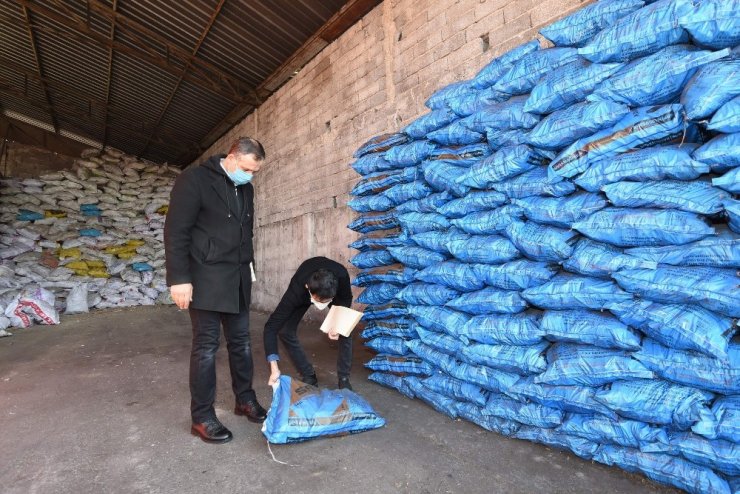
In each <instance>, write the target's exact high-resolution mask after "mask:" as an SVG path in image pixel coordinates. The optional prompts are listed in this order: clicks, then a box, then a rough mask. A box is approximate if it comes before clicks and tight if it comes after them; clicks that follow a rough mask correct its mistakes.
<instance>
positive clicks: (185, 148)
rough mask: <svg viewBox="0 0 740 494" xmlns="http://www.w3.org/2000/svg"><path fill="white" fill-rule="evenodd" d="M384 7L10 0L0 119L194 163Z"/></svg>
mask: <svg viewBox="0 0 740 494" xmlns="http://www.w3.org/2000/svg"><path fill="white" fill-rule="evenodd" d="M378 3H380V0H179V1H177V2H162V1H158V0H0V112H2V113H4V114H5V115H6V116H8V117H10V118H16V119H22V120H24V121H26V122H31V123H34V124H35V125H37V126H39V127H44V128H48V129H52V130H53V131H56V132H58V133H64V134H66V135H69V134H76V135H79V136H80V137H83V138H86V139H89V140H91V141H94V142H99V143H100V144H102V145H108V146H112V147H115V148H118V149H121V150H122V151H125V152H127V153H129V154H134V155H138V156H140V157H142V158H145V159H149V160H154V161H169V162H170V163H175V164H178V165H187V164H188V163H189V162H190V161H192V160H193V159H195V158H196V157H197V156H198V155H199V154H200V153H201V152H202V150H204V149H205V148H207V147H208V146H210V144H211V143H212V142H214V141H215V140H216V139H217V138H218V137H220V135H221V134H223V132H225V131H227V130H228V128H229V127H230V126H231V125H233V124H234V123H236V122H238V121H239V120H240V119H241V118H243V116H244V115H246V114H248V113H249V112H251V111H252V110H253V109H254V108H255V107H256V106H258V105H259V103H260V101H264V99H265V98H266V97H267V96H269V94H270V93H271V92H273V91H274V90H276V89H277V88H278V87H279V86H280V85H282V84H283V83H284V82H285V81H286V80H288V79H289V78H290V76H291V75H292V73H293V72H294V71H295V70H296V69H298V68H300V67H301V66H303V65H304V64H305V63H307V62H308V61H309V59H310V58H311V57H313V56H315V54H316V53H318V51H320V50H321V49H322V48H323V47H324V46H326V45H327V44H328V43H330V42H331V41H333V40H334V39H335V38H336V37H338V36H339V35H340V34H341V33H342V32H343V31H344V30H345V29H346V28H347V27H349V26H350V25H351V24H353V23H354V22H356V21H357V20H358V19H360V18H361V17H362V16H363V15H365V14H366V13H367V12H369V11H370V10H371V9H372V8H373V7H374V6H375V5H377V4H378Z"/></svg>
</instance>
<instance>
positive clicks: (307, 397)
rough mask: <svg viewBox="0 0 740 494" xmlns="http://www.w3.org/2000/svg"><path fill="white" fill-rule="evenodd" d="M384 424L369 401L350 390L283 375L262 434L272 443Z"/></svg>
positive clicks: (293, 441)
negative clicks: (314, 384) (310, 382)
mask: <svg viewBox="0 0 740 494" xmlns="http://www.w3.org/2000/svg"><path fill="white" fill-rule="evenodd" d="M384 425H385V420H383V418H382V417H380V416H379V415H378V414H377V413H375V410H373V408H372V407H371V406H370V404H369V403H368V402H367V401H365V400H364V399H363V398H362V397H361V396H360V395H358V394H356V393H354V392H352V391H349V390H348V389H336V390H329V389H319V388H317V387H315V386H310V385H308V384H304V383H301V382H300V381H294V380H293V379H291V378H290V377H288V376H280V378H279V381H278V383H277V385H276V386H275V387H274V391H273V395H272V404H271V405H270V410H269V412H268V413H267V419H265V422H264V424H263V426H262V433H263V434H264V435H265V437H266V438H267V441H268V442H271V443H273V444H286V443H295V442H300V441H307V440H309V439H314V438H317V437H320V436H339V435H346V434H356V433H358V432H364V431H367V430H371V429H377V428H379V427H383V426H384Z"/></svg>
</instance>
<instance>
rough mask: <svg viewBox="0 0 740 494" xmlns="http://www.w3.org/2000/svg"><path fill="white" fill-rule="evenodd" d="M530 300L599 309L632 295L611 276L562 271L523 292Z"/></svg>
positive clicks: (560, 306) (559, 307)
mask: <svg viewBox="0 0 740 494" xmlns="http://www.w3.org/2000/svg"><path fill="white" fill-rule="evenodd" d="M522 297H524V298H525V299H526V300H527V301H528V302H529V303H531V304H532V305H535V306H537V307H540V308H542V309H551V310H563V309H596V310H601V309H604V308H606V307H608V306H609V305H611V304H616V303H619V302H624V301H626V300H631V299H632V294H630V293H627V292H625V291H623V290H622V289H621V288H619V287H618V286H617V284H616V283H614V282H613V281H611V280H602V279H598V278H588V277H584V276H575V275H570V274H564V273H563V274H559V275H557V276H555V277H554V278H552V279H551V280H550V281H548V282H546V283H544V284H542V285H540V286H536V287H532V288H527V289H526V290H524V291H523V292H522Z"/></svg>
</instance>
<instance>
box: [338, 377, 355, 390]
mask: <svg viewBox="0 0 740 494" xmlns="http://www.w3.org/2000/svg"><path fill="white" fill-rule="evenodd" d="M338 387H339V389H349V390H350V391H354V389H352V385H351V384H350V382H349V377H340V378H339V384H338Z"/></svg>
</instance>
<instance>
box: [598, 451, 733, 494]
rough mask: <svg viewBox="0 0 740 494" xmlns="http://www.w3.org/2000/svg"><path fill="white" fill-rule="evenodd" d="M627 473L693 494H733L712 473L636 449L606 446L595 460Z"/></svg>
mask: <svg viewBox="0 0 740 494" xmlns="http://www.w3.org/2000/svg"><path fill="white" fill-rule="evenodd" d="M593 459H594V460H595V461H598V462H599V463H605V464H607V465H616V466H618V467H619V468H622V469H624V470H627V471H628V472H641V473H644V474H645V475H647V476H648V477H649V478H651V479H653V480H655V481H657V482H660V483H662V484H669V485H672V486H675V487H678V488H679V489H683V490H685V491H687V492H690V493H691V494H731V493H730V487H729V486H728V484H727V481H726V480H724V479H723V478H722V477H720V476H719V475H717V474H716V473H714V472H713V471H712V470H711V469H709V468H706V467H702V466H699V465H695V464H693V463H691V462H689V461H686V460H683V459H681V458H677V457H675V456H670V455H667V454H663V453H642V452H640V451H639V450H637V449H632V448H622V447H619V446H611V445H604V446H602V447H601V448H599V450H598V451H597V452H596V454H595V455H594V458H593Z"/></svg>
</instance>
